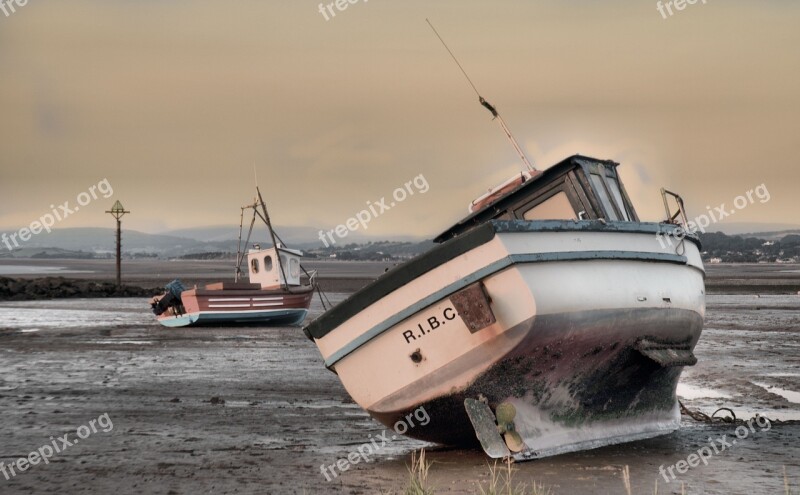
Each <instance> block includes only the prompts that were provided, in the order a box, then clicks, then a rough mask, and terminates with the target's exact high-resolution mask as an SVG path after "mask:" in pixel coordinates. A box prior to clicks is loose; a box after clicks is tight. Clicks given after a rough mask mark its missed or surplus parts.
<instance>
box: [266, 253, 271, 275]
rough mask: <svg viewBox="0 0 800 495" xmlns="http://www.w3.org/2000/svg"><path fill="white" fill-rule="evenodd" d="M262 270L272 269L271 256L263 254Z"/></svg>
mask: <svg viewBox="0 0 800 495" xmlns="http://www.w3.org/2000/svg"><path fill="white" fill-rule="evenodd" d="M264 271H265V272H271V271H272V256H264Z"/></svg>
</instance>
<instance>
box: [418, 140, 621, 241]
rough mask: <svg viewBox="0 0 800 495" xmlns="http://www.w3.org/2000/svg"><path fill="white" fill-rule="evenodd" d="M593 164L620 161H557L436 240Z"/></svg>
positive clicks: (581, 157)
mask: <svg viewBox="0 0 800 495" xmlns="http://www.w3.org/2000/svg"><path fill="white" fill-rule="evenodd" d="M591 164H602V165H606V166H612V167H617V166H619V163H617V162H614V161H612V160H600V159H598V158H592V157H589V156H584V155H572V156H570V157H568V158H565V159H564V160H562V161H560V162H558V163H556V164H555V165H553V166H552V167H550V168H548V169H546V170H544V171H542V173H541V174H539V175H537V176H534V177H532V178H530V179H528V180H527V181H525V183H523V184H520V185H519V186H518V187H517V188H515V189H513V190H511V191H509V192H508V193H506V194H505V195H504V196H501V197H499V198H498V199H497V200H495V201H494V202H492V203H490V204H488V205H486V206H484V207H483V208H482V209H480V210H478V211H475V212H473V213H471V214H470V215H468V216H466V217H464V218H463V219H462V220H460V221H459V222H458V223H456V224H455V225H453V226H452V227H450V228H448V229H447V230H445V231H444V232H442V233H441V234H439V235H438V236H437V237H436V238H435V239H434V242H437V243H441V242H444V241H446V240H448V239H450V238H452V237H455V236H457V235H459V234H461V233H463V232H465V231H466V230H469V229H470V228H472V227H474V226H476V225H479V224H482V223H484V222H487V221H489V220H492V219H493V218H495V217H496V216H497V215H498V214H499V213H502V212H503V211H505V210H506V209H508V208H509V207H511V206H512V205H513V204H514V203H516V202H517V201H518V200H519V199H521V198H525V197H527V196H529V195H530V194H531V193H532V192H533V191H535V190H536V189H538V188H540V187H545V186H547V185H549V184H550V183H551V182H552V179H554V178H555V177H559V176H562V175H564V174H566V173H567V172H569V171H570V170H572V169H575V168H578V167H580V168H586V167H587V166H589V165H591Z"/></svg>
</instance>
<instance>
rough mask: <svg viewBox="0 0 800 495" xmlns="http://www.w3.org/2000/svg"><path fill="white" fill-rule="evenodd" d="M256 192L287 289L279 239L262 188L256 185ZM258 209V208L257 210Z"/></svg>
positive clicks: (287, 283) (283, 284) (287, 281)
mask: <svg viewBox="0 0 800 495" xmlns="http://www.w3.org/2000/svg"><path fill="white" fill-rule="evenodd" d="M256 192H257V193H258V202H259V203H261V210H262V211H263V213H264V223H266V224H267V229H268V230H269V236H270V238H272V245H273V246H274V247H275V257H276V258H278V260H277V261H278V266H279V267H280V269H281V275H282V276H283V283H282V284H281V285H282V286H283V287H284V288H285V289H288V288H289V280H288V279H287V278H286V271H285V270H284V267H283V261H281V252H280V247H279V246H278V241H277V240H276V239H275V231H273V230H272V222H271V221H270V219H269V213H267V205H266V203H264V198H262V197H261V189H259V188H258V186H256ZM256 211H258V210H256Z"/></svg>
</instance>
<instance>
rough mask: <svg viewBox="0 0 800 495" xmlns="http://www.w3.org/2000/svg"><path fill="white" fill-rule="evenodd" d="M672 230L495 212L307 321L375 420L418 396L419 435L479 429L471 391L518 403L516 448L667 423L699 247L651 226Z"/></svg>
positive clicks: (694, 310) (453, 435)
mask: <svg viewBox="0 0 800 495" xmlns="http://www.w3.org/2000/svg"><path fill="white" fill-rule="evenodd" d="M670 230H671V227H669V226H663V225H660V224H644V223H638V222H636V223H633V222H626V223H598V222H585V221H584V222H561V221H544V222H529V221H492V222H489V223H487V224H485V225H484V226H481V227H479V228H477V229H476V230H475V232H470V233H467V234H464V235H462V236H460V238H459V239H457V240H456V241H455V242H457V243H459V244H452V245H451V246H450V249H451V250H453V249H455V252H454V253H450V254H445V255H443V254H442V252H435V253H432V254H431V257H432V258H433V259H432V260H430V262H427V261H426V260H425V259H421V260H418V261H416V262H415V263H416V264H414V263H412V264H409V265H407V266H406V267H404V273H397V274H394V275H393V276H394V277H395V278H396V280H394V281H393V282H394V283H393V284H389V285H393V286H394V288H393V290H390V289H391V288H392V287H384V288H383V289H382V292H380V293H379V294H378V295H375V293H376V292H379V291H378V290H377V288H381V286H380V282H381V281H380V280H379V281H378V282H376V286H375V287H376V289H375V290H373V291H372V294H371V295H370V293H366V294H365V296H364V297H371V299H368V300H366V301H365V300H359V298H358V297H355V298H354V299H353V300H352V301H350V302H349V303H348V302H346V303H345V304H344V305H343V309H342V312H344V311H345V310H349V311H350V313H349V315H348V314H345V315H342V314H339V315H336V314H331V315H330V316H328V320H327V321H325V320H323V321H321V322H320V323H319V324H318V325H317V326H314V325H310V326H309V328H307V332H308V333H309V334H310V335H311V336H312V337H314V339H315V342H316V343H317V345H318V347H319V348H320V351H321V352H322V354H323V356H324V357H325V359H326V364H327V365H328V366H329V367H331V368H332V369H334V370H335V371H336V372H337V374H338V375H339V377H340V379H341V380H342V383H343V384H344V386H345V388H347V390H348V392H349V393H350V394H351V396H352V397H353V399H354V400H355V401H356V402H357V403H358V404H359V405H361V406H362V407H363V408H364V409H366V410H367V411H368V412H369V413H370V414H371V415H372V416H373V417H375V418H376V419H377V420H379V421H381V422H382V423H383V424H385V425H387V426H389V427H392V426H394V425H395V424H396V423H397V422H398V421H400V420H401V419H403V418H404V417H406V416H407V415H408V414H411V413H412V411H414V410H416V409H417V408H419V407H420V406H424V407H425V409H426V410H427V412H428V415H429V416H430V418H431V420H430V423H428V424H427V425H424V426H423V425H417V426H416V427H415V428H411V429H409V430H408V431H407V432H404V433H405V434H407V435H409V436H412V437H416V438H419V439H422V440H428V441H432V442H437V443H443V444H464V443H474V442H475V441H476V434H475V430H474V427H473V425H472V423H471V422H470V419H469V417H468V415H467V413H466V411H465V408H464V401H465V399H469V398H471V399H477V398H479V397H482V398H485V400H486V401H487V402H488V405H489V407H490V408H491V409H492V410H494V409H495V408H496V407H497V405H499V404H500V403H503V402H510V403H512V404H513V405H514V406H515V407H516V410H517V417H516V419H515V426H516V430H517V431H518V432H519V433H520V435H521V436H522V438H523V440H524V442H525V448H524V450H523V452H521V453H520V454H519V458H530V457H540V456H545V455H553V454H557V453H560V452H566V451H570V450H578V449H586V448H591V447H597V446H601V445H607V444H610V443H618V442H623V441H629V440H634V439H638V438H647V437H650V436H655V435H659V434H663V433H668V432H670V431H672V430H674V429H676V428H677V427H678V424H679V413H678V406H677V400H676V397H675V388H676V386H677V382H678V379H679V376H680V373H681V370H682V367H683V366H684V365H686V364H694V361H693V356H692V355H691V352H692V349H693V348H694V346H695V344H696V343H697V340H698V339H699V337H700V333H701V331H702V324H703V317H704V314H705V303H704V271H703V267H702V261H701V259H700V253H699V249H698V245H696V244H695V242H694V241H688V242H684V243H682V244H681V245H680V248H679V249H678V251H679V252H680V254H678V253H677V252H676V247H675V246H674V245H673V246H670V245H669V244H666V243H661V242H659V239H658V238H657V234H658V235H660V234H663V233H665V232H667V231H670ZM662 244H663V245H662ZM446 250H447V245H443V246H442V251H446ZM475 287H480V288H481V290H482V291H484V293H485V294H486V297H485V299H483V300H481V298H480V297H476V296H474V294H476V292H474V289H475ZM470 290H473V292H469V294H471V295H469V294H468V295H469V297H471V298H473V299H474V300H472V301H468V302H470V304H472V306H470V307H469V308H468V309H466V310H465V309H464V307H463V301H462V302H461V303H460V304H456V302H458V301H459V300H460V299H463V297H460V296H459V294H464V293H466V291H470ZM348 305H350V306H352V307H350V308H348V307H347V306H348ZM360 306H361V308H359V307H360ZM457 307H460V308H461V309H459V310H458V311H457V310H456V308H457ZM487 310H488V311H487ZM347 316H349V317H347ZM336 318H338V319H339V322H338V324H336V323H337V320H336ZM334 324H335V325H334ZM324 325H327V326H328V328H329V329H331V328H332V330H330V331H328V332H327V333H324V334H323V333H321V332H320V330H321V329H322V328H323V326H324ZM315 333H317V334H316V335H315ZM665 356H666V357H665ZM670 356H671V357H670Z"/></svg>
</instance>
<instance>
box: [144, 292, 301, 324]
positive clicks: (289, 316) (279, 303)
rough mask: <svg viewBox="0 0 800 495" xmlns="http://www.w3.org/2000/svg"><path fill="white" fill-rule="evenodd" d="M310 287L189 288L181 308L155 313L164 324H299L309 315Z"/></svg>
mask: <svg viewBox="0 0 800 495" xmlns="http://www.w3.org/2000/svg"><path fill="white" fill-rule="evenodd" d="M313 294H314V292H313V289H312V288H311V287H308V288H303V289H299V290H295V291H292V292H287V291H282V290H229V289H192V290H187V291H184V292H182V293H181V302H182V306H183V310H182V311H177V310H175V309H174V308H173V309H170V310H169V311H167V312H165V313H163V314H161V315H160V316H158V322H159V323H160V324H162V325H163V326H165V327H170V328H176V327H186V326H220V325H224V326H234V325H299V324H301V323H302V322H303V320H305V318H306V316H307V315H308V308H309V306H310V305H311V298H312V296H313Z"/></svg>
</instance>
